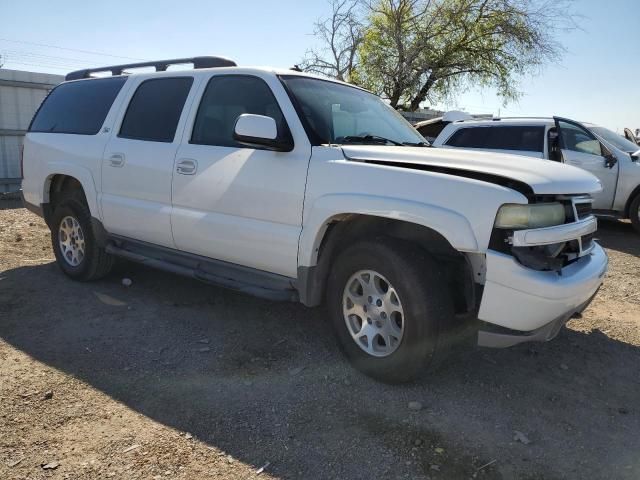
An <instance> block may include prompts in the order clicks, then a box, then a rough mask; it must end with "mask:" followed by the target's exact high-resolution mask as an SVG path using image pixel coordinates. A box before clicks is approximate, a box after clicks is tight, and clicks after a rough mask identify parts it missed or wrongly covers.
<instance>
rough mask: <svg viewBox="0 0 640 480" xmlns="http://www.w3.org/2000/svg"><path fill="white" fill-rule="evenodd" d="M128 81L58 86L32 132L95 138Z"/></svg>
mask: <svg viewBox="0 0 640 480" xmlns="http://www.w3.org/2000/svg"><path fill="white" fill-rule="evenodd" d="M126 81H127V79H126V77H111V78H100V79H91V80H77V81H75V82H68V83H63V84H61V85H58V86H57V87H56V88H54V89H53V90H52V91H51V93H49V95H48V96H47V98H46V99H45V100H44V102H42V105H40V108H39V109H38V111H37V112H36V115H35V116H34V118H33V120H32V121H31V125H30V126H29V131H30V132H47V133H74V134H79V135H95V134H96V133H98V132H99V131H100V127H102V124H103V123H104V119H105V118H106V117H107V113H109V110H110V109H111V105H113V101H114V100H115V99H116V96H117V95H118V93H119V92H120V89H121V88H122V86H123V85H124V83H125V82H126Z"/></svg>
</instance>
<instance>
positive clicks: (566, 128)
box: [554, 117, 619, 210]
mask: <svg viewBox="0 0 640 480" xmlns="http://www.w3.org/2000/svg"><path fill="white" fill-rule="evenodd" d="M554 120H555V122H556V128H557V129H558V141H559V144H560V151H561V153H562V161H563V162H564V163H566V164H568V165H573V166H575V167H579V168H582V169H584V170H587V171H588V172H590V173H592V174H593V175H595V176H596V177H598V179H599V180H600V183H601V184H602V191H601V192H599V193H596V194H594V195H593V208H594V209H597V210H610V209H611V208H612V206H613V199H614V198H615V194H616V186H617V183H618V169H619V167H618V162H617V161H616V160H615V157H612V154H611V153H610V152H609V151H608V150H607V149H606V147H604V145H602V144H601V143H600V141H599V140H598V139H597V138H596V137H595V135H594V134H593V133H591V132H590V131H589V130H587V129H586V128H585V127H583V126H582V125H580V124H579V123H577V122H574V121H572V120H567V119H565V118H558V117H554Z"/></svg>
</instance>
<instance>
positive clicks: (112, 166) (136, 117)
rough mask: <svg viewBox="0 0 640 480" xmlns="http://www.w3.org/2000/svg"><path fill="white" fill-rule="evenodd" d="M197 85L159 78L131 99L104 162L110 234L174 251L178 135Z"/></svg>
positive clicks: (104, 202)
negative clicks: (173, 183) (173, 185)
mask: <svg viewBox="0 0 640 480" xmlns="http://www.w3.org/2000/svg"><path fill="white" fill-rule="evenodd" d="M192 84H193V77H190V76H181V77H172V78H153V79H149V80H145V81H142V82H141V83H140V85H138V87H137V89H136V90H135V93H134V94H133V96H132V97H131V101H130V102H129V105H128V107H127V109H126V113H124V116H123V118H122V122H120V126H119V127H117V128H116V129H114V130H115V131H114V135H113V136H112V138H111V139H110V140H109V142H108V144H107V146H106V148H105V151H104V158H103V161H102V194H101V205H102V214H103V219H104V226H105V228H106V229H107V231H108V232H110V233H113V234H117V235H122V236H125V237H129V238H133V239H137V240H143V241H147V242H150V243H154V244H157V245H162V246H165V247H173V246H174V243H173V238H172V235H171V177H172V174H173V164H174V159H175V155H176V151H177V149H178V143H179V140H180V135H176V131H177V130H178V126H179V123H180V118H181V115H182V111H183V107H184V105H185V102H186V100H187V97H188V95H189V91H190V90H191V85H192ZM121 114H122V113H121ZM116 125H118V124H117V123H116ZM116 132H117V133H116Z"/></svg>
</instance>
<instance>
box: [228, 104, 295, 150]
mask: <svg viewBox="0 0 640 480" xmlns="http://www.w3.org/2000/svg"><path fill="white" fill-rule="evenodd" d="M233 138H234V139H235V140H237V141H238V142H239V143H241V144H243V145H246V146H247V147H253V148H262V149H266V150H274V151H278V152H290V151H291V150H293V142H292V141H290V140H289V141H287V140H280V139H278V126H277V124H276V121H275V120H274V119H273V118H271V117H266V116H264V115H254V114H252V113H243V114H242V115H240V116H239V117H238V119H237V120H236V125H235V127H234V131H233Z"/></svg>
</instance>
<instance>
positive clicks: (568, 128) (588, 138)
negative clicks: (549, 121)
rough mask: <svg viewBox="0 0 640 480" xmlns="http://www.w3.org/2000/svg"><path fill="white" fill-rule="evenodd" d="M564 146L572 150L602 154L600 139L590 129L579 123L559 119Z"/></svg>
mask: <svg viewBox="0 0 640 480" xmlns="http://www.w3.org/2000/svg"><path fill="white" fill-rule="evenodd" d="M558 126H559V127H560V138H561V145H562V148H564V149H566V150H571V151H572V152H580V153H588V154H590V155H602V147H601V145H600V141H598V139H597V138H596V137H595V136H594V135H593V134H592V133H591V132H589V131H588V130H585V129H583V128H581V127H579V126H578V125H574V124H572V123H567V122H563V121H558Z"/></svg>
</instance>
